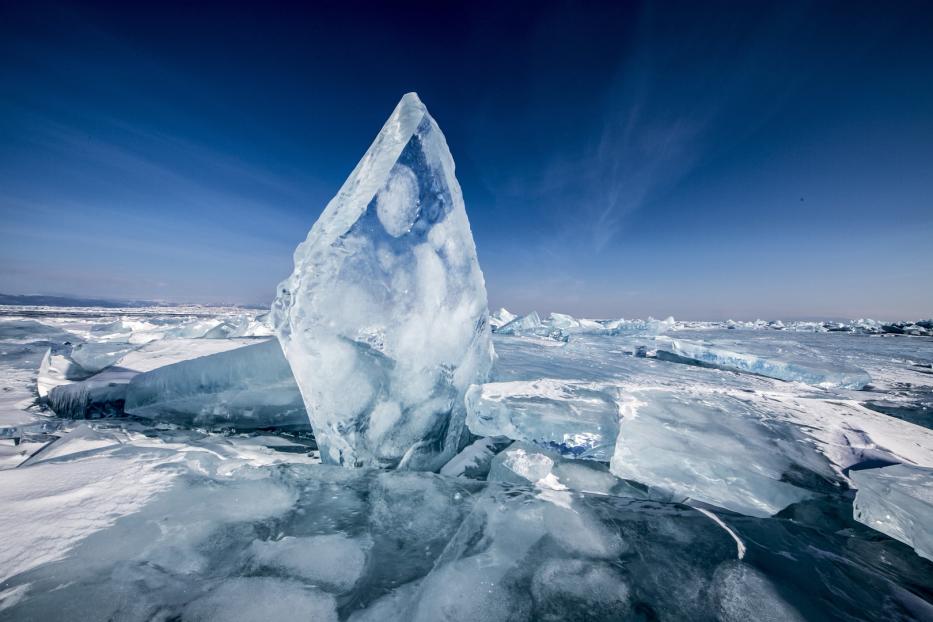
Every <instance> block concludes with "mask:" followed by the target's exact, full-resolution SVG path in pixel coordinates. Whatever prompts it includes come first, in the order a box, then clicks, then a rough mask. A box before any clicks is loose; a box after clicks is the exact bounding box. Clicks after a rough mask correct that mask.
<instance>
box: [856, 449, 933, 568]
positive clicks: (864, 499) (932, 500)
mask: <svg viewBox="0 0 933 622" xmlns="http://www.w3.org/2000/svg"><path fill="white" fill-rule="evenodd" d="M850 477H851V478H852V481H853V482H855V485H856V486H857V487H858V492H857V493H856V495H855V503H854V507H853V514H854V516H855V520H857V521H859V522H860V523H864V524H866V525H868V526H869V527H871V528H872V529H877V530H878V531H880V532H881V533H884V534H887V535H889V536H891V537H892V538H894V539H896V540H900V541H901V542H903V543H905V544H907V545H909V546H911V547H913V549H914V550H915V551H917V554H918V555H920V556H921V557H925V558H926V559H929V560H931V561H933V468H923V467H918V466H914V465H908V464H895V465H892V466H887V467H884V468H878V469H864V470H860V471H852V472H851V474H850Z"/></svg>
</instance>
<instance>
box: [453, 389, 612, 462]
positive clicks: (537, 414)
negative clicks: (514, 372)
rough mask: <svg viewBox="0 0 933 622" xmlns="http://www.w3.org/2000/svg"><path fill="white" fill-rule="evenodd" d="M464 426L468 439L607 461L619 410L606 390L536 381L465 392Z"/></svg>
mask: <svg viewBox="0 0 933 622" xmlns="http://www.w3.org/2000/svg"><path fill="white" fill-rule="evenodd" d="M466 407H467V425H468V426H469V428H470V431H471V432H472V433H473V434H477V435H480V436H505V437H507V438H511V439H512V440H516V441H528V442H530V443H534V444H536V445H539V446H541V447H545V448H548V449H551V450H553V451H556V452H558V453H560V454H561V455H564V456H567V457H569V458H583V459H587V460H601V461H603V462H608V461H609V459H610V458H611V457H612V454H613V451H614V447H615V442H616V436H618V434H619V405H618V403H617V402H616V400H615V394H614V393H613V388H612V387H604V386H601V385H597V384H593V383H587V382H573V381H565V380H555V379H552V378H542V379H540V380H533V381H528V382H526V381H520V380H518V381H513V382H490V383H487V384H483V385H476V386H473V387H470V390H469V391H468V392H467V395H466Z"/></svg>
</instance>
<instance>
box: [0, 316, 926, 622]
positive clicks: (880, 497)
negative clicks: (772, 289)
mask: <svg viewBox="0 0 933 622" xmlns="http://www.w3.org/2000/svg"><path fill="white" fill-rule="evenodd" d="M510 323H511V328H507V329H506V330H503V331H501V332H499V333H496V334H494V335H493V346H494V348H495V352H496V357H497V358H496V360H495V363H494V365H493V369H492V374H491V378H490V381H489V382H487V383H485V384H481V385H474V386H473V387H471V388H470V390H469V391H468V392H467V399H466V404H465V408H466V422H465V423H466V426H467V428H468V429H469V431H470V432H471V435H470V436H469V438H467V439H466V440H467V441H468V442H466V443H464V445H465V447H464V448H463V449H462V451H461V452H460V453H459V454H458V455H457V456H456V457H454V458H453V459H452V460H450V461H449V462H448V463H447V464H446V465H445V466H444V467H443V468H440V469H436V470H439V471H440V472H439V473H430V472H414V471H406V470H385V469H377V468H360V469H348V468H342V467H338V466H330V465H324V464H321V462H320V457H319V453H318V450H317V445H316V442H315V440H314V436H313V431H312V429H311V427H310V425H309V419H308V413H307V412H306V411H305V408H304V405H303V404H302V402H301V399H300V395H299V394H298V392H297V387H296V385H295V382H294V379H293V378H292V377H291V375H290V371H289V368H288V366H287V365H286V364H285V363H284V361H285V359H284V357H281V356H280V352H279V351H278V350H277V349H276V348H275V347H273V346H275V345H276V344H274V343H270V341H269V340H270V339H271V334H272V333H271V330H270V328H269V325H268V323H267V321H266V319H265V318H264V317H263V316H261V315H259V312H257V311H250V310H242V309H224V308H204V307H190V308H188V307H173V308H151V309H88V308H84V309H78V308H75V309H55V308H38V307H4V308H0V389H2V393H0V533H2V534H3V536H2V538H0V620H65V619H68V620H202V619H214V620H217V619H222V620H269V619H277V620H308V619H312V620H431V621H434V620H618V619H633V620H666V619H691V620H716V619H718V620H796V619H808V620H818V619H819V620H822V619H845V620H879V619H883V620H929V619H933V562H931V561H930V559H931V557H933V550H931V546H933V545H931V540H933V538H931V530H933V510H931V500H930V497H929V490H930V488H931V482H933V476H931V472H933V471H931V469H933V430H931V428H933V416H931V409H933V338H931V337H929V336H924V335H923V334H922V332H923V330H924V329H923V328H922V327H921V328H917V329H916V330H914V329H911V328H908V329H907V330H906V331H902V332H904V333H910V332H911V331H913V332H914V333H915V334H913V335H911V334H893V333H892V332H890V331H889V332H888V333H887V334H880V333H882V332H883V331H882V330H880V328H879V326H878V325H876V324H877V323H874V324H866V323H862V324H858V323H853V324H852V325H847V326H846V327H845V328H846V330H841V328H842V327H841V326H835V325H826V326H823V325H821V324H812V323H801V324H799V325H793V324H788V325H786V326H785V325H775V324H772V325H768V324H765V323H757V324H755V323H748V324H736V323H719V324H711V323H689V322H687V323H685V322H674V321H667V322H650V321H649V322H638V321H636V322H626V321H622V320H619V321H615V322H596V321H591V320H577V319H575V318H570V317H569V316H559V315H556V314H555V315H552V316H551V317H550V318H548V319H546V320H541V318H540V317H538V316H537V315H535V316H534V317H529V316H523V317H519V318H515V317H514V316H512V315H511V314H508V313H507V312H506V313H505V314H503V313H501V312H500V313H497V314H494V315H493V316H492V324H493V326H494V327H496V328H497V329H500V328H504V327H508V326H509V325H510ZM506 333H508V334H506ZM40 392H41V393H42V396H41V397H40ZM895 464H896V465H901V466H897V467H893V466H890V465H895ZM886 469H887V470H886ZM857 495H858V499H856V496H857ZM854 507H855V508H856V509H855V510H854V509H853V508H854Z"/></svg>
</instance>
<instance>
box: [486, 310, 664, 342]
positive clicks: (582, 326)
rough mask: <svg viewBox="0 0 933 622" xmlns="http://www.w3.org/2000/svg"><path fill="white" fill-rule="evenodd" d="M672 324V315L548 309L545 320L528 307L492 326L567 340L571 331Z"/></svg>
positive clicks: (616, 331) (613, 332) (624, 330)
mask: <svg viewBox="0 0 933 622" xmlns="http://www.w3.org/2000/svg"><path fill="white" fill-rule="evenodd" d="M503 311H504V309H503ZM510 315H511V314H510ZM675 326H676V322H675V321H674V318H672V317H669V318H667V319H666V320H656V319H654V318H648V319H647V320H626V319H624V318H622V319H618V320H591V319H587V318H576V317H573V316H572V315H567V314H565V313H551V314H550V315H549V316H548V317H547V319H546V320H542V319H541V316H539V315H538V313H537V312H536V311H532V312H531V313H528V314H527V315H523V316H521V317H514V316H513V318H512V320H511V321H509V322H505V323H503V324H500V325H497V326H494V330H495V332H496V333H498V334H501V335H518V336H534V337H545V338H550V339H556V340H559V341H567V340H568V339H570V338H571V337H572V336H574V335H605V336H617V335H627V334H634V333H638V334H645V335H657V334H660V333H663V332H665V331H668V330H671V329H672V328H674V327H675Z"/></svg>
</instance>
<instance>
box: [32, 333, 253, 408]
mask: <svg viewBox="0 0 933 622" xmlns="http://www.w3.org/2000/svg"><path fill="white" fill-rule="evenodd" d="M251 343H254V341H252V340H251V339H161V340H156V341H151V342H149V343H148V344H146V345H144V346H142V347H139V348H137V349H134V350H131V351H130V352H128V353H127V354H125V355H123V356H122V357H121V358H120V359H119V360H117V362H116V363H114V364H113V365H111V366H110V367H107V368H105V369H104V370H102V371H101V372H99V373H97V374H94V375H93V376H91V377H89V378H86V379H84V380H81V381H79V382H71V383H61V382H60V383H58V384H56V385H55V386H52V387H51V388H50V389H49V391H48V395H47V396H46V400H47V402H48V404H49V407H50V408H51V409H52V410H53V411H54V412H55V414H57V415H58V416H59V417H70V418H76V419H83V418H97V417H101V416H107V415H119V414H121V413H122V412H123V405H124V402H125V400H126V389H127V386H128V385H129V382H130V381H131V380H132V379H133V378H134V377H136V376H137V375H139V374H141V373H144V372H147V371H152V370H154V369H157V368H159V367H164V366H166V365H171V364H173V363H178V362H181V361H186V360H189V359H193V358H198V357H201V356H207V355H210V354H216V353H218V352H224V351H226V350H232V349H234V348H240V347H243V346H245V345H249V344H251ZM42 369H43V370H44V369H46V367H45V366H44V367H43V368H42ZM44 373H45V374H47V372H43V371H42V370H40V375H39V383H40V386H41V383H42V379H43V377H44V375H43V374H44ZM46 382H48V381H46Z"/></svg>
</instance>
